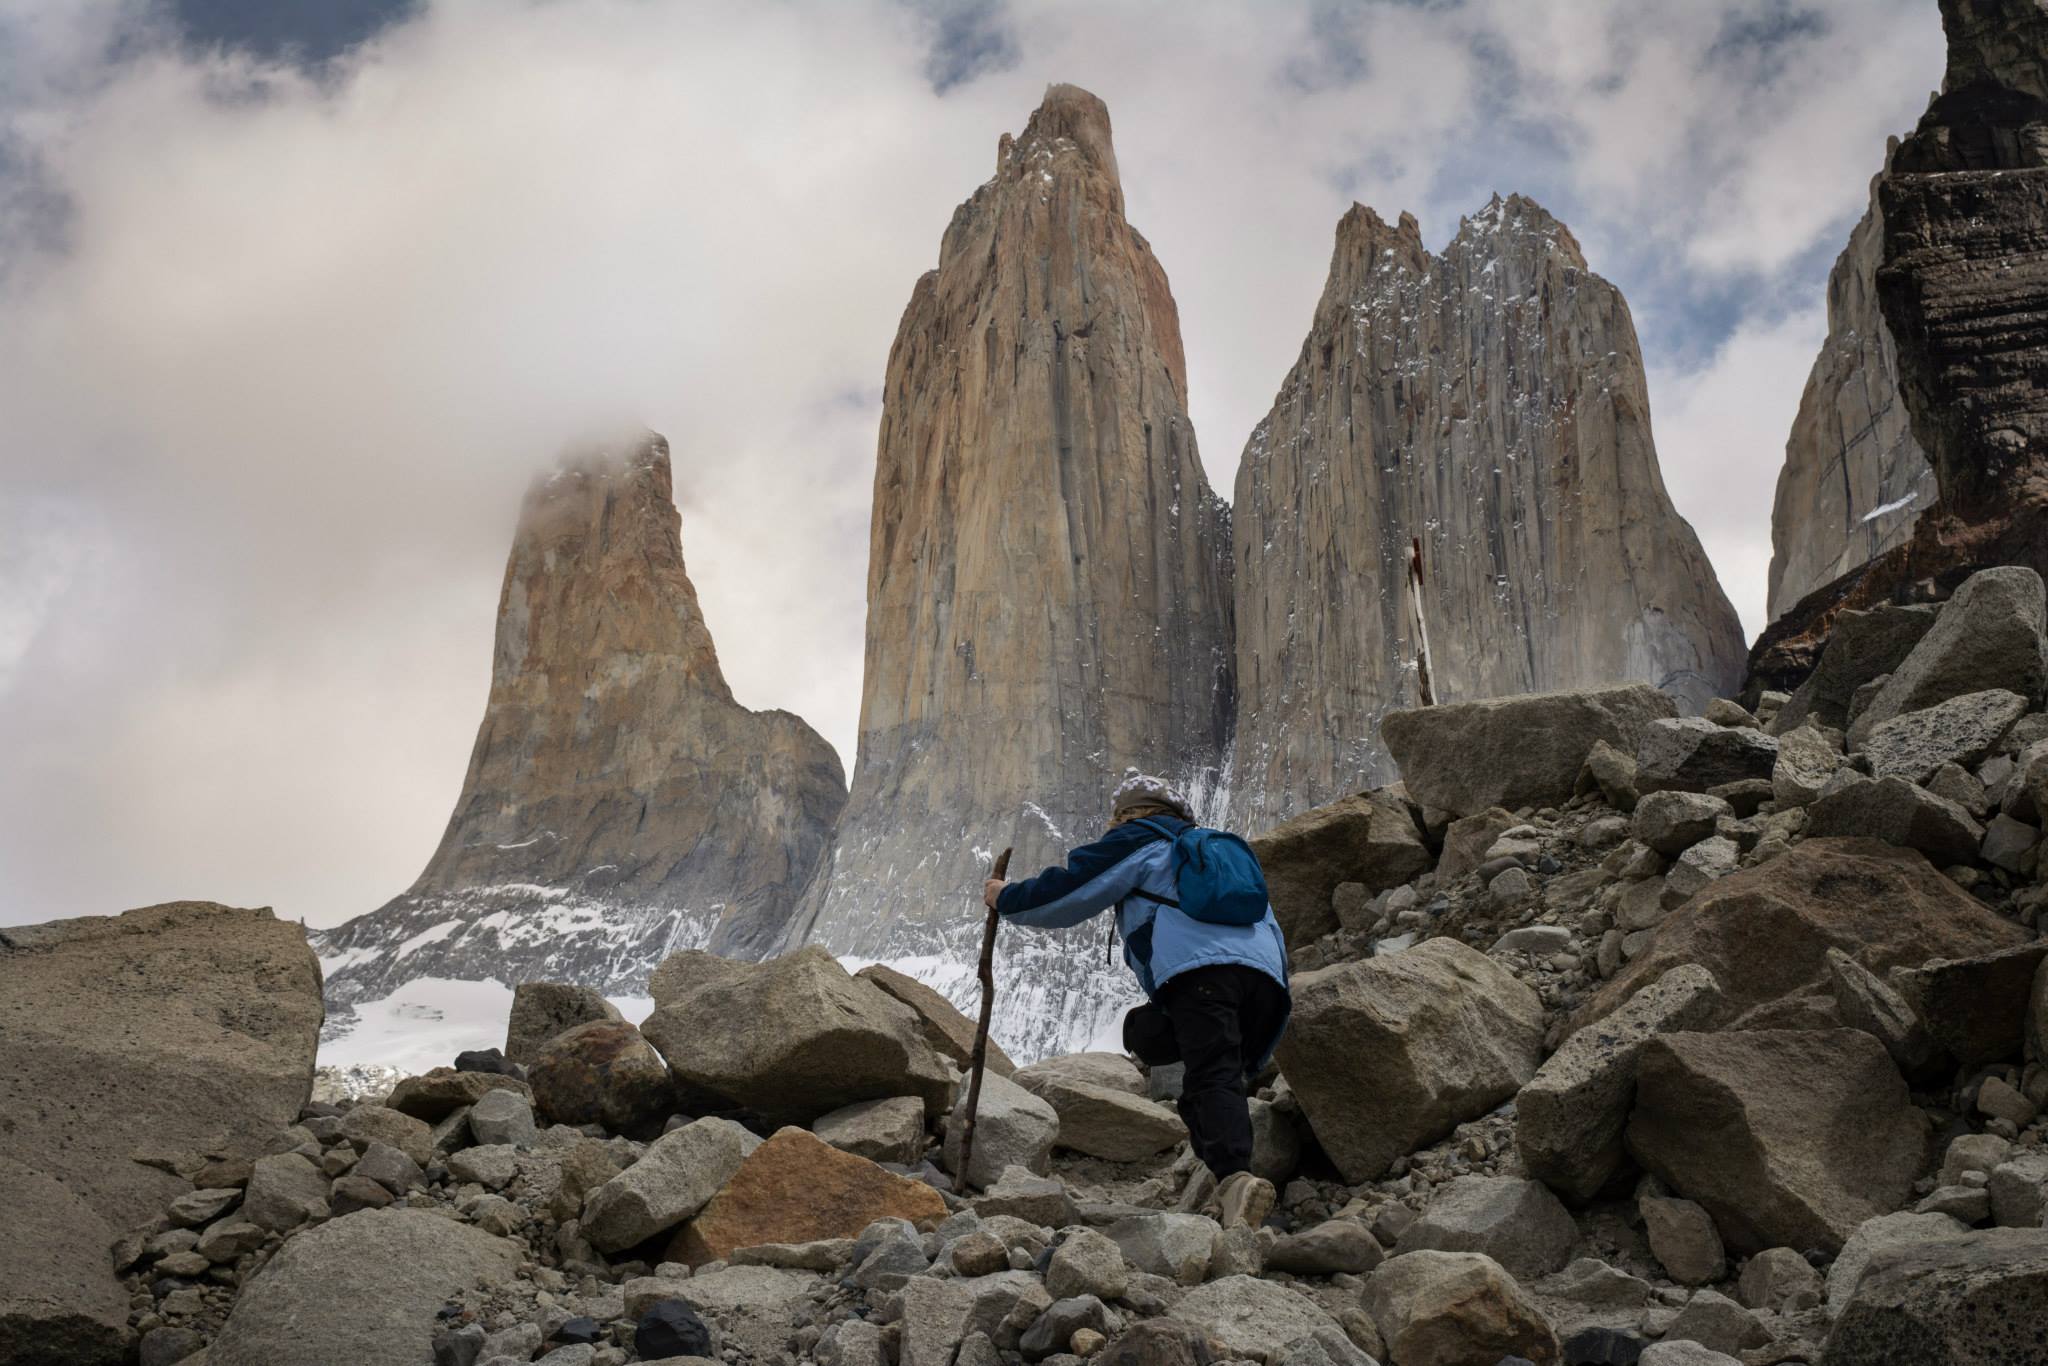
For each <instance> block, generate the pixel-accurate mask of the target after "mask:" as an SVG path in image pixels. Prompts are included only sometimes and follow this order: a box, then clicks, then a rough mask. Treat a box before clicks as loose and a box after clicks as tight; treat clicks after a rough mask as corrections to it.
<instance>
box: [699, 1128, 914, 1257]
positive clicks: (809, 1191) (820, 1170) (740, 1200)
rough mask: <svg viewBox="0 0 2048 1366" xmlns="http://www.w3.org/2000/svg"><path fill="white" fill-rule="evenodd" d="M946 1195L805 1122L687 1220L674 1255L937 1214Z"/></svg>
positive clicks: (778, 1138)
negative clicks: (842, 1146) (841, 1145)
mask: <svg viewBox="0 0 2048 1366" xmlns="http://www.w3.org/2000/svg"><path fill="white" fill-rule="evenodd" d="M945 1217H946V1202H945V1200H944V1198H943V1197H941V1196H940V1195H939V1193H938V1192H937V1191H935V1190H933V1189H932V1188H931V1187H930V1186H927V1185H925V1184H924V1183H923V1182H921V1181H910V1180H906V1179H905V1178H903V1177H900V1176H894V1175H892V1174H890V1173H888V1172H885V1171H883V1170H882V1169H881V1168H880V1167H878V1166H876V1165H875V1164H874V1163H872V1162H870V1161H868V1160H867V1159H866V1158H864V1157H855V1156H854V1155H853V1154H852V1153H845V1152H841V1151H839V1149H837V1148H834V1147H832V1146H831V1145H830V1144H828V1143H826V1142H824V1141H823V1140H822V1139H820V1138H818V1136H817V1135H815V1134H812V1133H809V1132H807V1131H805V1130H803V1129H797V1128H788V1129H781V1130H778V1131H777V1132H776V1133H775V1134H774V1136H772V1137H771V1138H769V1139H768V1141H767V1142H765V1143H763V1144H762V1145H761V1146H760V1147H758V1148H756V1149H754V1151H753V1152H752V1153H750V1154H748V1156H747V1158H746V1160H745V1161H744V1162H742V1163H740V1166H739V1170H738V1171H736V1172H734V1173H733V1175H732V1179H731V1180H729V1181H727V1182H726V1183H725V1187H724V1189H722V1190H720V1191H719V1192H718V1194H716V1195H714V1196H712V1197H711V1200H710V1202H709V1203H708V1204H706V1205H705V1206H704V1208H703V1210H702V1211H701V1212H699V1213H698V1215H697V1216H696V1217H695V1218H694V1219H692V1220H690V1222H689V1223H688V1224H686V1225H684V1227H683V1230H682V1232H681V1233H680V1234H679V1235H677V1237H676V1239H675V1241H674V1242H673V1243H671V1244H670V1245H669V1249H668V1253H667V1258H666V1259H667V1260H669V1261H680V1262H688V1263H689V1264H690V1265H691V1266H700V1265H702V1264H703V1263H705V1262H709V1261H717V1260H721V1259H723V1258H724V1257H725V1255H726V1254H727V1253H729V1252H731V1251H732V1250H733V1249H734V1248H738V1247H752V1246H755V1245H757V1244H760V1243H809V1242H816V1241H818V1240H820V1239H824V1238H852V1237H856V1236H858V1235H859V1233H860V1231H861V1230H862V1229H864V1228H866V1227H867V1226H868V1225H869V1224H871V1223H873V1222H874V1221H875V1220H877V1219H886V1218H898V1219H908V1220H911V1221H912V1222H913V1223H915V1222H917V1221H918V1220H923V1219H931V1220H938V1219H944V1218H945Z"/></svg>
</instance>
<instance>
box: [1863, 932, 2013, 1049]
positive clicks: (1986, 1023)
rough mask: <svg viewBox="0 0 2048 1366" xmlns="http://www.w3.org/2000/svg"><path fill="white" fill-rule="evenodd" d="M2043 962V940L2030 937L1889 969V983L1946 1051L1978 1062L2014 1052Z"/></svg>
mask: <svg viewBox="0 0 2048 1366" xmlns="http://www.w3.org/2000/svg"><path fill="white" fill-rule="evenodd" d="M2044 962H2048V940H2036V941H2035V942H2033V943H2031V944H2017V945H2014V946H2013V947H2011V948H2008V949H2002V950H2000V951H1998V952H1996V953H1986V954H1978V955H1975V956H1973V957H1969V958H1940V959H1934V960H1933V961H1930V962H1927V963H1923V964H1921V965H1920V966H1918V967H1914V968H1906V969H1901V970H1899V971H1897V972H1895V973H1893V974H1892V975H1891V979H1890V985H1891V986H1892V987H1894V988H1895V989H1896V990H1897V991H1898V993H1899V994H1900V995H1901V996H1903V997H1904V998H1905V999H1906V1001H1907V1002H1908V1003H1909V1004H1910V1005H1912V1007H1913V1009H1914V1011H1915V1012H1916V1013H1917V1014H1918V1015H1919V1017H1920V1019H1921V1021H1922V1022H1923V1023H1924V1024H1925V1025H1926V1027H1927V1032H1928V1034H1929V1035H1930V1036H1931V1037H1932V1038H1933V1039H1934V1041H1935V1042H1936V1043H1937V1044H1939V1045H1941V1046H1942V1047H1943V1048H1944V1049H1946V1050H1947V1051H1948V1053H1949V1055H1950V1056H1952V1057H1953V1058H1955V1059H1956V1061H1958V1062H1960V1063H1962V1064H1963V1065H1964V1066H1965V1067H1980V1066H1982V1065H1983V1064H1985V1063H1989V1062H2000V1061H2004V1060H2005V1059H2008V1058H2010V1059H2014V1060H2017V1059H2018V1058H2019V1057H2020V1054H2021V1052H2022V1049H2023V1045H2024V1040H2025V1036H2026V1028H2027V1008H2028V1002H2029V1001H2030V1000H2031V999H2032V996H2033V991H2034V979H2035V977H2036V976H2037V975H2038V974H2039V972H2040V971H2041V965H2042V964H2043V963H2044Z"/></svg>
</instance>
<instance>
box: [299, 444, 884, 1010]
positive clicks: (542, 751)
mask: <svg viewBox="0 0 2048 1366" xmlns="http://www.w3.org/2000/svg"><path fill="white" fill-rule="evenodd" d="M844 802H845V780H844V776H843V770H842V769H841V768H840V765H839V759H838V756H837V755H836V754H834V753H833V751H832V747H831V746H830V745H828V744H827V743H825V741H824V740H823V739H822V738H821V737H820V736H819V735H818V734H817V733H816V732H815V731H813V730H812V729H811V728H810V727H809V726H808V725H806V724H804V722H803V721H802V720H801V719H799V718H798V717H795V716H792V715H790V714H789V713H787V712H780V711H763V712H754V711H749V710H748V709H747V708H745V707H743V706H741V705H740V704H739V703H737V702H735V701H734V700H733V696H732V690H731V688H730V687H728V686H727V684H726V681H725V675H724V673H723V671H722V670H721V669H720V668H719V665H718V653H717V650H716V649H715V647H714V646H713V644H712V640H711V633H710V630H709V628H708V627H707V626H706V625H705V622H704V614H703V611H702V609H701V607H700V606H699V604H698V601H697V591H696V588H695V586H694V585H692V583H691V582H690V577H689V574H688V572H687V570H686V569H685V567H684V563H683V548H682V533H681V517H680V515H679V514H678V513H677V511H676V506H675V502H674V499H673V497H672V495H671V486H670V472H669V450H668V443H667V442H666V441H665V440H663V439H662V438H661V437H660V436H658V435H655V434H654V433H651V432H649V433H644V434H642V435H640V436H637V437H635V438H633V439H631V440H628V441H625V442H620V443H616V444H610V445H604V444H594V445H589V446H582V447H578V448H576V449H574V450H572V451H571V452H569V453H568V454H567V455H566V456H565V457H564V459H563V461H562V463H561V466H560V468H558V469H557V470H555V471H554V472H553V473H551V474H548V475H545V476H543V477H541V478H540V479H538V480H537V481H536V482H535V483H534V485H533V487H532V489H531V490H530V491H529V492H528V494H527V497H526V501H525V505H524V507H523V509H522V511H521V514H520V518H519V526H518V530H517V532H516V534H515V535H514V537H513V543H512V551H511V555H510V557H509V558H508V560H507V562H506V566H505V580H504V588H503V591H502V593H501V595H500V599H499V605H498V632H497V643H496V648H495V651H494V653H493V657H492V668H491V694H490V699H489V702H488V703H487V704H486V706H485V709H484V719H483V723H482V725H480V726H479V727H478V730H477V738H476V745H475V747H474V749H473V750H472V752H471V755H470V761H469V770H468V773H467V775H466V776H465V778H464V780H463V786H462V793H461V795H460V796H459V797H458V798H457V801H456V805H455V810H454V813H453V814H452V815H451V817H450V818H449V822H448V828H447V831H446V833H445V834H444V835H443V836H442V838H441V843H440V846H439V847H438V848H437V849H436V850H435V851H434V855H433V857H432V858H431V859H430V860H429V861H428V863H427V866H426V869H425V870H424V871H423V872H422V873H421V874H420V876H419V879H418V881H416V882H415V883H414V884H413V886H412V888H411V889H410V890H409V891H408V892H406V893H405V894H404V895H402V896H400V897H398V898H397V899H395V900H393V901H392V902H390V903H389V904H387V905H386V906H384V907H382V908H381V909H379V910H377V911H375V912H372V913H371V914H369V915H366V916H361V917H358V918H357V919H355V920H352V921H350V922H349V923H348V924H346V925H343V926H340V927H338V928H336V929H334V930H331V931H327V932H325V933H324V934H323V935H321V936H320V937H319V939H318V945H319V947H320V948H321V951H322V953H323V955H324V956H325V958H326V961H327V967H328V997H329V1000H330V1001H331V1002H332V1003H334V1004H335V1005H336V1006H337V1007H343V1006H346V1005H348V1004H350V1003H352V1002H355V1001H360V1000H366V999H371V998H373V997H377V996H381V995H384V994H387V993H388V991H389V990H391V989H392V988H394V987H396V986H398V985H400V984H402V983H403V982H405V981H408V980H411V979H412V978H415V977H421V976H437V977H451V978H458V979H469V980H478V979H482V978H486V977H495V978H497V979H498V980H500V981H504V982H514V981H519V980H523V979H525V978H527V977H532V976H536V975H543V976H546V977H547V978H548V979H550V980H555V981H577V982H582V983H584V984H586V985H590V986H598V987H609V988H611V989H613V990H615V991H630V992H634V993H637V992H639V991H640V990H641V986H642V982H643V980H644V977H645V974H646V972H647V970H648V969H649V968H651V967H652V966H653V964H654V963H656V962H658V961H660V959H661V957H662V956H663V955H665V954H666V953H668V952H670V951H672V950H673V949H675V948H679V947H698V946H702V945H704V944H705V943H706V942H710V943H713V944H715V945H716V946H718V947H721V948H723V949H725V950H727V951H729V952H734V953H742V954H743V953H747V952H751V951H753V950H755V949H758V948H759V947H761V946H762V945H764V944H766V943H770V942H773V941H774V940H776V939H777V938H779V937H780V935H781V934H782V932H783V929H784V926H785V923H786V921H787V918H788V915H789V912H790V910H791V909H792V908H793V906H794V904H795V901H796V898H797V896H798V894H799V893H800V892H801V890H802V888H803V886H804V885H805V883H806V882H807V881H808V879H809V877H810V875H811V871H812V868H813V866H814V864H815V863H816V861H817V858H818V856H819V854H820V852H821V851H822V850H823V848H824V846H825V842H826V839H827V837H828V835H829V832H830V830H831V826H832V822H833V820H834V819H835V818H836V817H837V815H838V812H839V808H840V807H841V806H842V805H843V804H844ZM421 936H427V937H426V938H424V939H421V938H420V937H421ZM416 941H417V942H416ZM541 965H545V970H544V971H543V970H542V966H541Z"/></svg>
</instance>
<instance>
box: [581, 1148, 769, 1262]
mask: <svg viewBox="0 0 2048 1366" xmlns="http://www.w3.org/2000/svg"><path fill="white" fill-rule="evenodd" d="M760 1145H761V1140H760V1139H758V1138H756V1137H755V1136H754V1135H753V1134H751V1133H749V1132H747V1130H745V1129H743V1128H741V1127H740V1126H739V1125H737V1124H735V1123H733V1122H732V1121H731V1120H729V1119H699V1120H695V1121H692V1122H691V1123H689V1124H685V1125H684V1126H683V1127H682V1128H680V1129H672V1130H670V1131H669V1132H668V1133H665V1134H663V1135H662V1136H661V1137H660V1138H658V1139H656V1140H655V1141H654V1142H653V1143H651V1144H649V1145H648V1147H647V1151H646V1152H645V1153H644V1154H642V1155H641V1158H640V1160H639V1161H638V1162H635V1163H634V1164H633V1165H632V1166H630V1167H628V1168H626V1170H624V1171H622V1172H620V1173H619V1174H618V1175H617V1176H615V1177H613V1178H612V1179H611V1180H609V1181H607V1182H605V1183H604V1184H603V1185H601V1186H599V1187H598V1188H597V1189H596V1190H594V1191H592V1192H591V1193H590V1195H589V1197H588V1198H587V1199H586V1200H585V1201H584V1203H583V1223H582V1229H583V1236H584V1237H585V1238H588V1239H589V1240H590V1243H591V1246H593V1247H595V1248H597V1249H598V1250H599V1251H601V1252H616V1251H618V1250H619V1249H621V1248H627V1247H631V1246H633V1244H635V1243H638V1242H643V1241H645V1240H646V1239H648V1238H651V1237H653V1236H654V1235H655V1234H657V1233H660V1232H662V1231H663V1230H665V1229H671V1228H674V1227H675V1226H676V1225H677V1224H680V1223H681V1222H683V1220H685V1219H687V1218H689V1217H690V1216H691V1215H693V1214H695V1213H696V1212H697V1211H698V1210H700V1209H702V1208H703V1207H704V1205H705V1204H706V1202H708V1201H709V1200H710V1199H711V1197H712V1196H714V1195H716V1194H718V1192H719V1189H720V1188H721V1187H723V1186H724V1185H725V1183H726V1182H727V1181H729V1180H731V1179H732V1174H733V1173H734V1172H736V1171H738V1170H739V1166H740V1163H741V1162H742V1161H743V1160H744V1159H745V1158H746V1155H747V1154H748V1153H750V1152H752V1151H753V1150H754V1149H755V1148H758V1147H759V1146H760Z"/></svg>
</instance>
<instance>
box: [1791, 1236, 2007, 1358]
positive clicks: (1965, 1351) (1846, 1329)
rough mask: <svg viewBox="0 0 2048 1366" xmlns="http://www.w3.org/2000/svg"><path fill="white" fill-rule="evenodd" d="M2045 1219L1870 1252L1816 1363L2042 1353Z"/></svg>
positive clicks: (1987, 1356) (2005, 1356)
mask: <svg viewBox="0 0 2048 1366" xmlns="http://www.w3.org/2000/svg"><path fill="white" fill-rule="evenodd" d="M2043 1322H2048V1229H2016V1228H1995V1229H1983V1230H1980V1231H1978V1232H1974V1233H1962V1234H1957V1235H1956V1236H1954V1237H1952V1238H1945V1239H1941V1240H1939V1241H1935V1242H1926V1243H1920V1244H1917V1245H1914V1246H1911V1247H1902V1248H1899V1249H1896V1250H1894V1251H1891V1252H1886V1253H1882V1254H1880V1255H1878V1256H1876V1257H1873V1258H1872V1259H1871V1261H1870V1264H1869V1265H1868V1266H1866V1267H1865V1268H1864V1271H1863V1276H1862V1278H1861V1279H1860V1280H1858V1281H1857V1283H1856V1289H1855V1292H1854V1293H1853V1294H1852V1295H1851V1296H1850V1297H1849V1301H1848V1303H1847V1304H1846V1305H1845V1306H1843V1309H1842V1312H1841V1317H1840V1318H1838V1319H1837V1320H1836V1321H1835V1326H1834V1329H1833V1331H1832V1332H1830V1333H1829V1334H1828V1340H1827V1346H1826V1348H1825V1350H1823V1352H1822V1353H1821V1357H1820V1366H1978V1364H1979V1363H1983V1362H1993V1361H1997V1362H2038V1361H2040V1360H2042V1359H2043V1356H2044V1352H2043V1347H2042V1339H2041V1331H2042V1330H2041V1325H2042V1323H2043Z"/></svg>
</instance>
